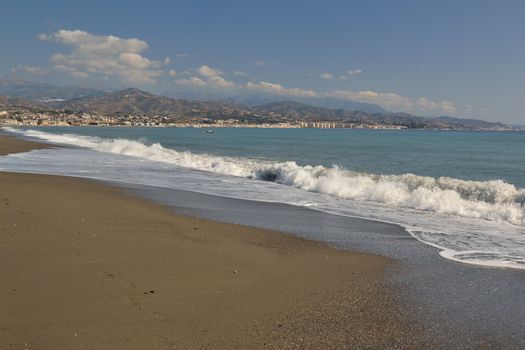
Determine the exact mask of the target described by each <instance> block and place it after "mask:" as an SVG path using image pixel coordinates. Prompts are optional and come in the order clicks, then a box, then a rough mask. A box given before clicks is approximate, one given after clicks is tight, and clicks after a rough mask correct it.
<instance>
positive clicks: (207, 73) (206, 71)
mask: <svg viewBox="0 0 525 350" xmlns="http://www.w3.org/2000/svg"><path fill="white" fill-rule="evenodd" d="M197 73H199V74H200V75H201V76H203V77H206V78H212V77H218V76H220V75H221V74H222V72H221V71H220V70H218V69H214V68H211V67H208V66H206V65H202V66H200V67H199V68H197Z"/></svg>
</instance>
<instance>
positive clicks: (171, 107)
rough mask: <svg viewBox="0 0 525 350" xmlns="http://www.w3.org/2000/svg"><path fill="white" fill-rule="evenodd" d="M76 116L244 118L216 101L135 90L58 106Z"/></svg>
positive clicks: (240, 110) (241, 113) (241, 110)
mask: <svg viewBox="0 0 525 350" xmlns="http://www.w3.org/2000/svg"><path fill="white" fill-rule="evenodd" d="M56 107H57V108H60V109H67V110H71V111H75V112H93V113H100V114H122V113H125V114H143V115H158V116H167V117H171V118H186V117H207V118H212V119H214V118H217V119H220V118H226V117H228V118H230V117H234V116H239V115H243V114H245V113H246V112H247V111H246V110H244V109H243V108H240V107H232V106H230V105H229V104H226V103H222V102H217V101H190V100H185V99H174V98H170V97H165V96H158V95H153V94H151V93H149V92H146V91H142V90H139V89H135V88H129V89H124V90H120V91H116V92H111V93H107V94H105V95H103V96H96V97H88V98H80V99H74V100H70V101H64V102H62V103H60V104H58V105H57V106H56Z"/></svg>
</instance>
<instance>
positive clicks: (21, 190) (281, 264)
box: [0, 136, 421, 349]
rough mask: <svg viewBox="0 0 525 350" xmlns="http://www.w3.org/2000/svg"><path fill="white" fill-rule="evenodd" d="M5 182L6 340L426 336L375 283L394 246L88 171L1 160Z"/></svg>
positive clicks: (179, 343) (345, 344) (373, 344)
mask: <svg viewBox="0 0 525 350" xmlns="http://www.w3.org/2000/svg"><path fill="white" fill-rule="evenodd" d="M0 145H1V146H0V152H1V153H2V154H7V153H14V152H17V151H27V150H28V149H30V148H31V147H33V145H32V144H31V143H28V142H25V141H21V140H15V139H13V138H10V137H6V136H1V137H0ZM34 146H35V147H41V146H42V145H34ZM0 193H1V194H2V197H1V201H2V202H1V206H2V210H1V211H0V256H2V264H1V265H0V266H1V267H0V286H1V288H0V348H2V349H26V348H27V349H110V348H111V349H198V348H209V349H218V348H224V349H232V348H238V349H242V348H278V349H281V348H322V349H328V348H393V347H398V348H411V347H415V348H417V347H418V344H419V345H420V346H421V343H418V342H419V341H420V340H416V339H417V337H416V334H414V333H411V331H410V330H411V327H410V324H409V320H407V319H406V317H405V315H403V314H402V312H401V310H402V306H401V305H399V304H398V303H397V302H396V298H395V293H392V291H390V290H389V289H388V288H386V286H385V284H384V283H383V276H384V271H385V268H387V267H391V266H392V264H394V262H393V261H392V260H389V259H386V258H381V257H378V256H373V255H366V254H358V253H350V252H345V251H340V250H336V249H332V248H329V247H327V246H325V245H324V244H322V243H318V242H313V241H308V240H303V239H300V238H296V237H293V236H291V235H285V234H281V233H278V232H273V231H265V230H260V229H256V228H250V227H244V226H240V225H232V224H224V223H216V222H212V221H207V220H202V219H198V218H193V217H186V216H181V215H177V214H175V213H173V212H171V211H169V210H168V209H167V208H165V207H163V206H160V205H156V204H152V203H149V202H147V201H145V200H141V199H137V198H132V197H129V196H128V195H125V194H123V193H121V191H119V190H118V189H115V188H111V187H108V186H105V185H102V184H100V183H96V182H92V181H86V180H79V179H73V178H67V177H58V176H44V175H29V174H15V173H0Z"/></svg>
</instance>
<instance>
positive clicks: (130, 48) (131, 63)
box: [38, 29, 171, 83]
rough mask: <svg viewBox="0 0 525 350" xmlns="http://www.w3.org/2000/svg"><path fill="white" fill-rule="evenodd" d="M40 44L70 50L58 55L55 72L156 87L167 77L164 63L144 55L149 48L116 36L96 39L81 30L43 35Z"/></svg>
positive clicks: (54, 65)
mask: <svg viewBox="0 0 525 350" xmlns="http://www.w3.org/2000/svg"><path fill="white" fill-rule="evenodd" d="M38 38H39V39H40V40H43V41H52V42H58V43H61V44H64V45H66V46H70V47H71V48H72V51H71V52H69V53H66V54H63V53H56V54H54V55H53V56H51V58H50V63H51V64H52V65H53V67H54V68H55V69H58V70H62V71H66V72H68V73H69V74H70V75H71V76H73V77H87V76H88V74H101V75H103V76H104V77H116V78H118V79H119V80H122V81H125V82H131V83H153V82H155V80H156V78H158V77H160V76H162V75H163V74H164V73H163V71H162V70H160V67H161V65H162V64H163V63H165V64H166V62H168V63H169V61H171V60H170V59H169V58H167V59H165V60H164V62H160V61H155V60H151V59H149V58H147V57H145V56H143V55H142V53H143V51H145V50H147V49H148V47H149V46H148V44H147V43H146V42H145V41H143V40H140V39H136V38H131V39H123V38H119V37H117V36H113V35H95V34H91V33H88V32H85V31H81V30H65V29H62V30H59V31H57V32H55V33H52V34H40V35H39V36H38Z"/></svg>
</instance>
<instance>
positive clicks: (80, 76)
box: [69, 71, 89, 79]
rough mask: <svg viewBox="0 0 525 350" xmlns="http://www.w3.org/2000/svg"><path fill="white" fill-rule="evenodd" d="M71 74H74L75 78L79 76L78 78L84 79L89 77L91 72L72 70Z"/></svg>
mask: <svg viewBox="0 0 525 350" xmlns="http://www.w3.org/2000/svg"><path fill="white" fill-rule="evenodd" d="M69 75H70V76H72V77H73V78H78V79H84V78H87V77H89V74H87V73H85V72H80V71H75V72H71V73H69Z"/></svg>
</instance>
